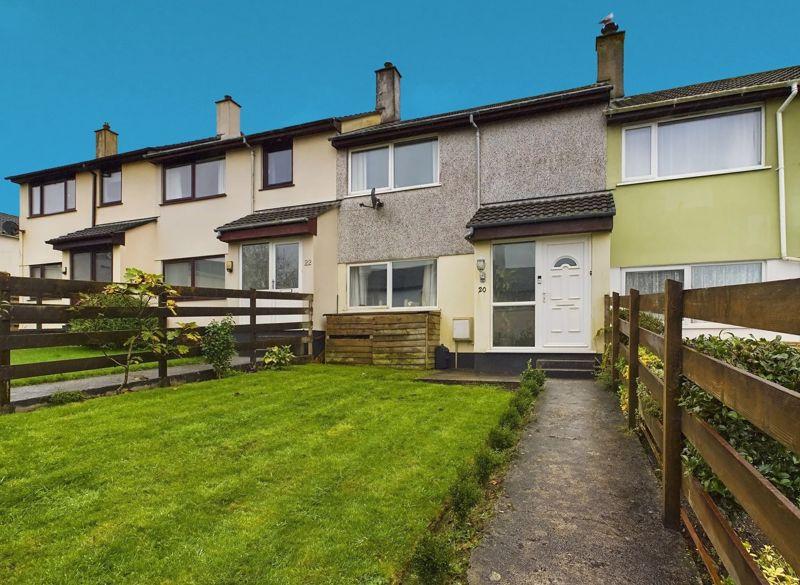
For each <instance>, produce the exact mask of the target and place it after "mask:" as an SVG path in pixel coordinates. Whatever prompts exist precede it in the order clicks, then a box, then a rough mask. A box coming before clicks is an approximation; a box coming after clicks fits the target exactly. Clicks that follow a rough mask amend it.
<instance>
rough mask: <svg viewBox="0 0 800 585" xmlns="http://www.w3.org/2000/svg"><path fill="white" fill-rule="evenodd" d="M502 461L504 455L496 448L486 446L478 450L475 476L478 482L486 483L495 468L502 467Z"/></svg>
mask: <svg viewBox="0 0 800 585" xmlns="http://www.w3.org/2000/svg"><path fill="white" fill-rule="evenodd" d="M502 462H503V458H502V456H501V455H500V453H498V452H497V451H495V450H494V449H490V448H489V447H484V448H483V449H481V450H480V451H478V454H477V455H475V477H476V479H477V480H478V483H480V484H481V485H486V482H488V481H489V478H490V477H492V473H494V470H495V469H497V468H498V467H500V465H501V463H502Z"/></svg>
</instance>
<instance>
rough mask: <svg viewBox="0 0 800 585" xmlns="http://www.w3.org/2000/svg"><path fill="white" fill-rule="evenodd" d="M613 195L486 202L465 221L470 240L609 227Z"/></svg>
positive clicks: (601, 194) (592, 230)
mask: <svg viewBox="0 0 800 585" xmlns="http://www.w3.org/2000/svg"><path fill="white" fill-rule="evenodd" d="M615 213H616V209H615V207H614V197H613V196H612V195H611V193H610V192H609V191H593V192H590V193H575V194H570V195H555V196H549V197H531V198H529V199H521V200H516V201H506V202H499V203H486V204H483V205H481V207H480V209H478V211H477V212H476V213H475V215H473V216H472V219H470V220H469V223H467V228H468V229H469V234H468V235H467V239H468V240H470V241H481V240H495V239H500V238H518V237H530V236H554V235H560V234H578V233H581V234H584V233H588V232H607V231H611V228H612V226H613V221H614V214H615Z"/></svg>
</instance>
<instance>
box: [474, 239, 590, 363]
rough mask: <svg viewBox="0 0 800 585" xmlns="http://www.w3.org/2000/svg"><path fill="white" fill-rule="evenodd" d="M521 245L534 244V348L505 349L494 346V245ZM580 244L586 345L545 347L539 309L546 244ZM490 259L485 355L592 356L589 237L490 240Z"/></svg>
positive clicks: (543, 285)
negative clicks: (486, 350)
mask: <svg viewBox="0 0 800 585" xmlns="http://www.w3.org/2000/svg"><path fill="white" fill-rule="evenodd" d="M520 242H533V243H534V254H535V266H536V283H535V291H536V292H535V296H534V298H535V304H534V307H535V309H534V311H535V332H534V335H535V345H534V346H532V347H508V346H495V345H494V303H493V302H492V299H493V296H494V277H493V266H492V261H493V260H492V258H493V251H492V250H493V247H494V245H495V244H509V243H520ZM578 242H580V243H582V244H583V257H584V258H583V262H584V289H583V292H584V298H583V306H584V310H583V313H584V314H583V325H584V339H585V344H581V345H547V344H546V343H544V337H545V331H546V327H545V325H546V323H545V320H544V313H545V311H544V310H543V309H542V307H543V306H544V303H545V300H544V293H545V292H546V291H547V284H546V280H547V277H546V272H545V261H546V260H547V254H546V249H547V245H548V244H566V243H578ZM488 256H489V259H488V263H489V266H487V272H488V279H487V280H488V281H489V282H488V284H489V287H488V288H489V290H488V293H489V295H490V296H489V305H488V306H489V319H488V321H489V343H488V347H489V349H488V351H489V352H490V353H567V352H572V353H586V352H592V349H591V332H590V329H591V322H592V296H591V294H592V246H591V236H590V235H575V236H543V237H535V238H532V237H527V238H503V239H498V240H492V242H491V245H490V251H489V254H488Z"/></svg>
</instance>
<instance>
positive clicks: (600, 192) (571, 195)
mask: <svg viewBox="0 0 800 585" xmlns="http://www.w3.org/2000/svg"><path fill="white" fill-rule="evenodd" d="M588 195H611V191H610V190H609V189H597V190H595V191H581V192H578V193H562V194H559V195H542V196H540V197H523V198H520V199H509V200H508V201H489V202H486V203H482V204H481V207H491V206H495V205H524V204H526V203H534V202H537V201H548V200H551V199H577V198H579V197H586V196H588Z"/></svg>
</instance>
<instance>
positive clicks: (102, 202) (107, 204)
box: [97, 167, 122, 207]
mask: <svg viewBox="0 0 800 585" xmlns="http://www.w3.org/2000/svg"><path fill="white" fill-rule="evenodd" d="M106 173H108V174H114V173H119V201H106V200H105V196H106V193H105V191H106V188H105V180H104V179H105V178H106V177H105V174H106ZM114 205H122V167H116V168H113V169H105V170H101V171H100V201H99V202H98V204H97V206H98V207H113V206H114Z"/></svg>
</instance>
